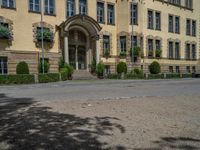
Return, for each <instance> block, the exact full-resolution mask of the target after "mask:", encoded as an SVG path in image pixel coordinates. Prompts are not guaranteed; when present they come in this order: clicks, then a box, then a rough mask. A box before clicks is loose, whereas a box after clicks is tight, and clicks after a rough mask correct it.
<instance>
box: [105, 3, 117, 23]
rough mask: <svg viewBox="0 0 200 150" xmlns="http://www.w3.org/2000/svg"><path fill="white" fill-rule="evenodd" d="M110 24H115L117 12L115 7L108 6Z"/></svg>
mask: <svg viewBox="0 0 200 150" xmlns="http://www.w3.org/2000/svg"><path fill="white" fill-rule="evenodd" d="M107 15H108V17H107V19H108V24H115V10H114V5H110V4H108V14H107Z"/></svg>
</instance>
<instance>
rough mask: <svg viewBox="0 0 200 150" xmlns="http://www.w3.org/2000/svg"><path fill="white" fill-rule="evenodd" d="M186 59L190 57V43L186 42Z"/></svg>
mask: <svg viewBox="0 0 200 150" xmlns="http://www.w3.org/2000/svg"><path fill="white" fill-rule="evenodd" d="M185 59H190V44H186V48H185Z"/></svg>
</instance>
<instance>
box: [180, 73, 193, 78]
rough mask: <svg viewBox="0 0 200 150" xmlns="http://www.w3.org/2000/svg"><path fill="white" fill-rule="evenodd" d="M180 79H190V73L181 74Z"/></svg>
mask: <svg viewBox="0 0 200 150" xmlns="http://www.w3.org/2000/svg"><path fill="white" fill-rule="evenodd" d="M182 78H192V74H191V73H186V74H182Z"/></svg>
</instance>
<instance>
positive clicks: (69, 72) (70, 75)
mask: <svg viewBox="0 0 200 150" xmlns="http://www.w3.org/2000/svg"><path fill="white" fill-rule="evenodd" d="M64 68H67V70H68V78H71V77H72V74H73V73H74V68H73V67H72V66H71V65H69V64H67V63H65V65H64Z"/></svg>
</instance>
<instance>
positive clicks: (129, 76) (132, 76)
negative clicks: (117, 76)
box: [125, 73, 144, 79]
mask: <svg viewBox="0 0 200 150" xmlns="http://www.w3.org/2000/svg"><path fill="white" fill-rule="evenodd" d="M125 79H144V75H143V74H132V73H129V74H126V75H125Z"/></svg>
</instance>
